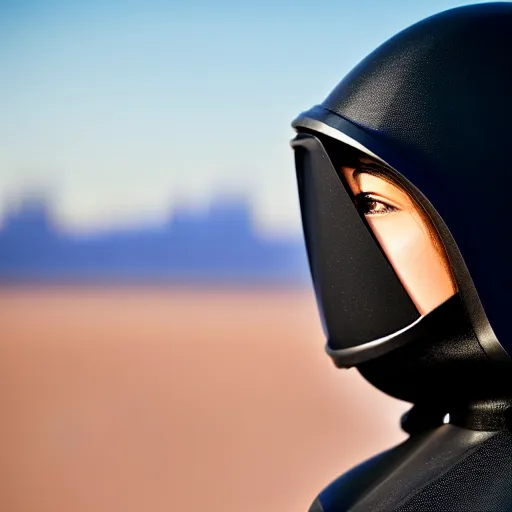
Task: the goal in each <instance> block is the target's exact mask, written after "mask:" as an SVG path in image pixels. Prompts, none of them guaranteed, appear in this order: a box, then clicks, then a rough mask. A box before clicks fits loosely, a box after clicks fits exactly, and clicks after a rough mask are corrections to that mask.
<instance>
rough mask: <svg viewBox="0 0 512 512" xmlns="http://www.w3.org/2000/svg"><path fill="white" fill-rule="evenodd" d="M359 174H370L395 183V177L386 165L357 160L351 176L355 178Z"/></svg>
mask: <svg viewBox="0 0 512 512" xmlns="http://www.w3.org/2000/svg"><path fill="white" fill-rule="evenodd" d="M361 174H370V175H371V176H375V177H377V178H382V179H383V180H386V181H389V182H390V183H393V184H397V180H396V178H395V177H394V176H393V174H392V173H391V172H390V171H389V170H388V169H387V168H386V167H384V166H382V165H380V164H377V163H374V162H359V164H358V165H357V167H356V168H355V169H354V172H353V173H352V178H353V179H356V178H357V177H358V176H360V175H361Z"/></svg>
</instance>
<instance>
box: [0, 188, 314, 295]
mask: <svg viewBox="0 0 512 512" xmlns="http://www.w3.org/2000/svg"><path fill="white" fill-rule="evenodd" d="M253 224H254V223H253V218H252V216H251V212H250V210H249V208H248V205H247V204H246V202H245V201H244V200H243V199H241V198H240V199H238V200H235V199H234V198H232V199H230V200H226V199H223V200H221V201H218V202H213V203H212V204H210V205H209V207H208V208H207V209H205V210H204V211H202V212H196V211H190V210H188V209H187V208H184V209H177V210H175V211H174V212H173V215H171V216H170V217H169V218H168V219H167V220H166V221H165V222H162V223H148V224H145V225H144V224H142V225H139V226H137V227H134V226H128V227H124V229H119V228H118V229H116V230H105V231H104V232H101V233H98V232H92V233H91V232H90V233H80V234H78V233H74V232H66V231H63V230H62V229H60V228H59V226H58V225H57V224H56V223H55V219H54V217H53V214H52V209H51V204H50V203H49V201H48V200H47V199H45V198H44V196H34V197H27V198H25V199H24V200H22V201H21V202H20V203H19V204H15V205H12V210H9V209H8V210H7V212H6V214H5V219H4V225H3V226H0V282H7V283H12V282H30V283H45V282H49V283H76V284H83V283H99V282H101V283H104V284H107V283H109V284H116V283H117V284H121V283H139V284H156V283H160V284H186V285H191V284H192V285H193V284H196V285H198V284H200V285H203V286H204V285H226V284H231V285H237V286H238V285H258V286H260V285H272V286H275V285H281V286H282V285H292V286H297V285H298V286H309V285H310V276H309V270H308V268H307V258H306V253H305V247H304V242H303V240H302V238H301V237H290V236H288V237H280V238H276V237H273V238H269V237H265V236H263V235H262V234H260V233H258V232H257V231H256V230H255V228H254V225H253Z"/></svg>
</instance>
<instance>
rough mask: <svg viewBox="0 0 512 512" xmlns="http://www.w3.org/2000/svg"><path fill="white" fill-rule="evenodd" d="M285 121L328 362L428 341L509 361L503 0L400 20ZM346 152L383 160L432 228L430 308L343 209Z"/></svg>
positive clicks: (511, 269)
mask: <svg viewBox="0 0 512 512" xmlns="http://www.w3.org/2000/svg"><path fill="white" fill-rule="evenodd" d="M292 126H293V127H294V128H295V130H296V131H297V132H298V134H297V137H296V138H295V139H294V140H293V141H292V147H293V148H294V150H295V160H296V169H297V178H298V185H299V195H300V203H301V211H302V221H303V228H304V234H305V240H306V246H307V250H308V257H309V263H310V269H311V273H312V278H313V282H314V287H315V292H316V297H317V303H318V306H319V310H320V313H321V317H322V323H323V326H324V330H325V333H326V335H327V338H328V341H327V352H328V353H329V355H330V356H331V357H332V359H333V360H334V362H335V363H336V365H337V366H340V367H350V366H355V365H358V366H359V365H362V367H364V365H365V364H366V363H367V362H371V361H373V360H375V358H377V357H379V358H380V357H381V356H385V357H388V356H389V354H390V353H391V352H396V350H395V349H398V348H399V347H405V346H410V345H415V347H416V348H415V350H416V351H417V352H416V355H417V356H418V357H420V358H423V360H424V361H426V360H427V359H429V358H432V350H431V348H432V344H433V343H435V340H438V341H439V343H442V344H443V346H444V347H449V348H448V349H447V348H444V349H443V351H444V352H443V351H441V352H442V355H440V356H439V357H442V358H445V359H446V358H448V359H450V358H451V359H452V360H458V361H459V362H460V361H463V365H464V364H466V365H467V364H468V360H474V359H475V358H479V360H482V361H483V360H485V361H490V362H493V363H496V364H497V365H498V366H497V367H499V368H506V372H507V374H508V372H509V371H510V368H512V366H510V363H511V362H512V360H511V358H510V356H511V355H512V332H510V331H511V328H510V326H509V322H510V318H511V316H512V301H510V302H509V295H508V294H509V293H512V253H511V252H510V251H511V249H510V247H511V246H512V243H511V239H512V223H511V222H510V221H509V220H508V213H510V212H511V211H512V199H511V203H510V205H509V203H507V200H508V194H512V154H511V152H512V4H510V3H488V4H479V5H472V6H466V7H461V8H456V9H451V10H449V11H446V12H443V13H440V14H437V15H435V16H432V17H429V18H427V19H425V20H423V21H421V22H419V23H417V24H415V25H413V26H411V27H409V28H408V29H406V30H404V31H402V32H400V33H399V34H397V35H396V36H394V37H393V38H391V39H390V40H388V41H387V42H385V43H384V44H382V45H381V46H380V47H379V48H377V49H376V50H375V51H374V52H373V53H371V54H370V55H369V56H368V57H366V58H365V59H364V60H363V61H362V62H361V63H360V64H359V65H357V66H356V67H355V68H354V69H353V70H352V71H351V72H350V73H349V74H348V75H347V76H346V77H345V78H344V79H343V80H342V81H341V82H340V83H339V84H338V85H337V87H336V88H335V89H334V90H333V91H332V93H331V94H330V95H329V96H328V97H327V98H326V99H325V101H324V102H323V103H322V104H320V105H318V106H315V107H313V108H312V109H310V110H308V111H306V112H304V113H302V114H301V115H299V116H298V117H297V118H296V119H295V120H294V121H293V125H292ZM354 155H356V156H357V155H366V156H367V157H370V158H371V159H372V161H373V162H374V163H378V164H380V165H381V166H382V167H383V168H385V169H387V170H388V171H389V174H390V176H391V178H392V179H393V180H394V181H395V182H396V183H398V184H400V186H401V187H402V188H403V189H404V190H406V191H407V192H408V193H409V194H410V196H411V197H412V198H414V200H415V201H416V203H417V204H418V205H420V207H421V208H422V209H423V211H424V212H425V213H426V215H428V217H429V219H430V221H431V222H432V225H433V226H434V227H435V230H436V231H437V233H438V235H439V238H440V240H441V242H442V244H443V246H444V249H443V250H444V251H445V252H446V255H447V259H448V261H449V266H450V269H451V272H452V275H453V278H454V281H455V283H456V293H455V294H454V295H453V296H452V297H451V298H450V299H448V300H446V301H444V302H442V303H441V304H440V305H439V306H437V307H436V308H434V309H433V310H432V311H430V312H427V313H422V312H421V311H420V310H419V309H418V307H417V305H416V304H415V303H414V301H413V300H412V298H411V296H410V294H409V293H408V291H407V289H406V287H405V286H404V283H403V282H402V281H401V279H400V277H399V276H398V275H397V272H396V268H394V267H393V265H392V264H391V263H390V261H389V258H388V257H387V255H386V252H385V251H384V250H383V248H382V245H381V244H380V242H379V239H378V237H377V236H376V235H375V233H374V232H372V230H371V229H369V225H368V222H367V221H366V220H365V216H364V215H362V214H361V212H360V211H358V209H357V208H356V202H355V201H354V194H353V193H351V190H350V188H349V186H348V185H347V182H346V180H344V179H343V176H342V174H341V173H340V166H341V165H344V162H346V161H349V160H350V158H354ZM422 339H424V340H426V339H428V344H429V345H428V347H429V348H428V349H427V348H426V347H427V345H426V344H425V345H423V348H422V347H421V342H419V341H418V340H422ZM461 340H463V341H461ZM468 340H469V341H468ZM411 341H414V343H412V344H411V343H410V342H411ZM425 343H427V341H426V342H425ZM457 343H459V344H457ZM461 343H462V345H461ZM408 350H412V349H408ZM446 350H450V351H451V352H450V354H447V352H446ZM477 353H478V354H477ZM438 354H440V352H439V353H438ZM363 363H364V364H363ZM394 394H395V395H397V394H399V393H394ZM402 395H403V394H402ZM406 397H407V395H406Z"/></svg>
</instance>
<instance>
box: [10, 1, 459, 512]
mask: <svg viewBox="0 0 512 512" xmlns="http://www.w3.org/2000/svg"><path fill="white" fill-rule="evenodd" d="M464 4H465V2H451V1H443V0H437V1H434V0H430V1H428V2H405V1H398V0H395V1H388V2H378V1H376V0H373V1H370V0H360V1H358V2H348V1H341V0H338V1H331V0H325V1H322V2H311V1H302V0H294V1H293V2H291V1H281V2H270V1H259V2H243V3H238V2H234V1H230V0H218V1H216V2H206V1H205V2H199V1H189V2H173V1H172V0H171V1H167V2H163V1H151V0H146V1H145V2H136V1H130V0H127V1H124V2H108V1H99V0H88V1H87V2H86V1H75V2H63V1H57V0H54V1H51V0H48V1H37V0H33V1H30V0H26V1H23V0H18V1H7V0H0V70H1V79H0V383H1V385H0V410H1V412H2V421H1V422H0V451H1V453H2V460H1V462H0V508H1V509H2V510H5V511H6V512H18V511H19V512H36V511H37V512H45V511H52V512H64V511H66V512H67V511H73V512H82V511H84V512H85V511H87V512H89V511H91V512H92V511H95V512H96V511H99V512H102V511H105V512H107V511H108V512H111V511H120V512H125V511H128V512H130V511H146V510H147V511H152V512H153V511H155V512H156V511H169V510H171V511H173V510H176V511H177V510H190V511H203V510H213V511H217V510H219V511H220V510H222V511H227V512H231V511H232V512H235V511H245V512H256V511H262V510H265V511H274V510H275V511H280V512H282V511H289V512H293V511H300V510H304V511H305V510H307V508H308V506H309V504H310V503H311V501H312V500H313V498H314V497H315V495H316V494H317V493H318V492H319V491H320V489H321V488H322V487H324V486H325V485H326V484H327V483H328V482H329V481H331V480H332V479H334V478H335V477H336V476H337V475H338V474H340V473H342V472H343V471H345V470H346V469H348V468H349V467H350V466H352V465H354V464H356V463H357V462H359V461H361V460H363V459H364V458H366V457H369V456H371V455H372V454H373V453H375V452H377V451H379V450H382V449H385V448H386V447H389V446H391V445H392V444H393V443H396V442H399V441H400V440H402V439H404V434H403V433H402V432H401V431H400V429H399V426H398V424H399V417H400V414H401V413H402V412H403V411H404V410H406V408H407V404H404V403H400V402H398V401H395V400H393V399H391V398H389V397H386V396H384V395H383V394H381V393H380V392H379V391H377V390H376V389H373V388H372V387H371V386H370V385H369V384H367V383H365V382H364V381H363V380H362V378H361V377H360V376H359V375H358V374H357V373H356V372H355V371H352V370H351V371H339V370H335V369H334V367H333V366H332V364H331V363H330V361H329V360H328V358H327V356H325V355H324V353H323V345H324V341H325V340H324V337H323V334H322V332H321V329H320V325H319V321H318V318H317V312H316V307H315V303H314V298H313V295H312V292H311V286H310V281H309V275H308V270H307V266H306V259H305V254H304V246H303V242H302V238H301V232H300V215H299V209H298V202H297V195H296V189H295V176H294V169H293V154H292V151H291V149H290V148H289V145H288V141H289V139H290V138H292V136H293V133H292V130H291V128H290V122H291V121H292V119H293V118H294V117H295V116H296V115H297V114H299V113H300V111H301V110H305V109H308V108H310V107H311V106H313V105H314V104H317V103H320V102H321V101H322V100H323V98H324V97H325V96H326V95H327V93H328V92H329V91H330V90H331V89H332V88H333V87H334V85H335V84H336V83H337V82H338V81H339V80H340V79H341V78H342V77H343V76H344V75H345V74H346V73H347V72H348V71H349V70H350V69H351V68H352V67H353V66H354V65H355V64H357V62H358V61H359V60H361V59H362V58H363V57H364V56H365V55H366V54H368V53H369V52H370V51H371V50H373V49H374V48H375V47H376V46H378V45H379V44H380V43H382V42H383V41H385V40H386V39H387V38H389V37H391V36H392V35H393V34H395V33H396V32H397V31H399V30H401V29H403V28H405V27H407V26H408V25H410V24H411V23H413V22H415V21H418V20H420V19H422V18H424V17H426V16H428V15H430V14H434V13H436V12H438V11H441V10H444V9H447V8H450V7H455V6H458V5H464Z"/></svg>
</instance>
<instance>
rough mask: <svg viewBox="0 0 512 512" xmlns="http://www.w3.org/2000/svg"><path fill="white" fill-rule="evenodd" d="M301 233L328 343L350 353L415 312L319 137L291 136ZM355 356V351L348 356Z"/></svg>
mask: <svg viewBox="0 0 512 512" xmlns="http://www.w3.org/2000/svg"><path fill="white" fill-rule="evenodd" d="M292 146H293V148H294V150H295V162H296V167H297V180H298V186H299V196H300V203H301V210H302V221H303V227H304V236H305V240H306V246H307V251H308V256H309V263H310V268H311V273H312V277H313V282H314V286H315V292H316V297H317V303H318V306H319V310H320V313H321V318H322V324H323V327H324V330H325V332H326V334H327V336H328V346H329V348H330V349H332V350H340V349H341V350H344V349H352V350H348V351H345V352H344V354H346V355H349V354H350V355H353V356H354V355H356V354H358V353H359V352H360V350H358V348H359V347H360V346H362V345H365V346H366V348H368V345H367V344H368V343H373V347H376V346H378V345H382V340H383V338H386V337H387V336H389V335H395V334H396V333H397V332H399V331H403V330H404V329H407V328H409V327H410V326H411V325H413V324H414V323H415V322H416V321H417V320H418V319H419V317H420V315H419V313H418V311H417V309H416V307H415V306H414V304H413V302H412V300H411V299H410V297H409V295H408V294H407V292H406V291H405V289H404V288H403V286H402V284H401V283H400V281H399V279H398V277H397V275H396V274H395V272H394V270H393V268H392V267H391V265H390V263H389V262H388V261H387V259H386V257H385V255H384V254H383V253H382V251H381V249H380V247H379V246H378V244H377V243H376V241H375V239H374V238H373V236H372V234H371V231H370V230H369V229H368V227H367V225H366V224H365V222H364V220H363V218H362V217H361V215H360V214H359V212H358V211H357V209H356V207H355V205H354V201H353V199H352V198H351V196H350V195H349V193H348V192H347V190H346V189H345V186H344V184H343V182H342V180H341V179H340V177H339V175H338V174H337V172H336V170H335V168H334V166H333V164H332V162H331V160H330V158H329V155H328V154H327V152H326V150H325V148H324V146H323V145H322V143H321V142H320V140H319V139H317V138H316V137H314V136H312V135H308V134H300V135H298V136H297V137H296V138H295V139H294V140H293V141H292ZM356 359H357V358H356Z"/></svg>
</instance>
